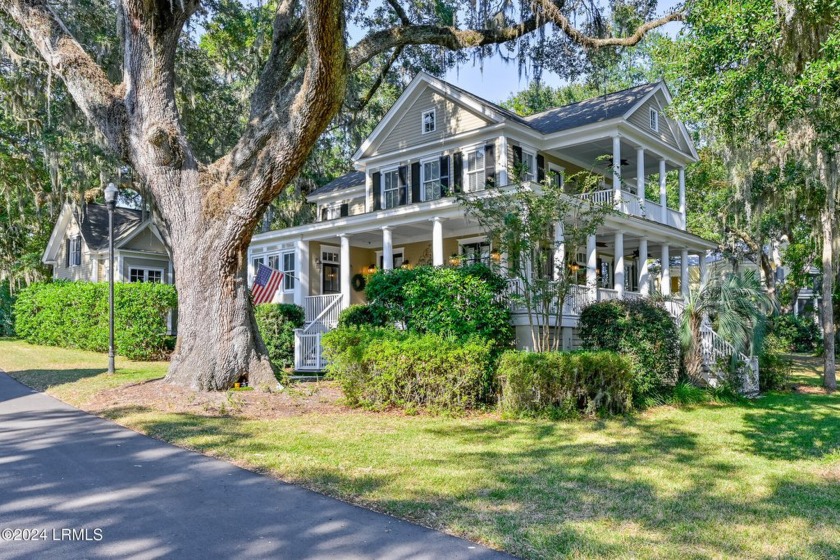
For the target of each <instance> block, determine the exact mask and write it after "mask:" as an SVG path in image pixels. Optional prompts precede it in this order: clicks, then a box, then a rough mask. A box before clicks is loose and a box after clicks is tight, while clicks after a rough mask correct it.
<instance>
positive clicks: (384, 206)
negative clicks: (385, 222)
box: [379, 166, 400, 210]
mask: <svg viewBox="0 0 840 560" xmlns="http://www.w3.org/2000/svg"><path fill="white" fill-rule="evenodd" d="M379 173H380V177H379V181H380V185H379V195H380V197H381V199H380V200H381V204H380V206H381V207H382V209H383V210H390V209H391V208H397V207H398V206H399V205H400V204H399V201H400V167H399V166H395V167H389V168H388V169H383V170H382V171H380V172H379ZM391 173H394V174H396V177H397V186H396V188H394V189H388V191H387V192H392V191H393V192H394V193H396V197H397V198H396V202H395V204H394V205H393V206H388V196H387V192H386V190H385V177H386V176H387V175H389V174H391Z"/></svg>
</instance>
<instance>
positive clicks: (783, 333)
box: [766, 313, 822, 352]
mask: <svg viewBox="0 0 840 560" xmlns="http://www.w3.org/2000/svg"><path fill="white" fill-rule="evenodd" d="M768 339H769V340H768V341H767V342H766V344H769V345H770V346H771V347H772V348H773V349H774V350H775V351H778V352H815V351H816V350H817V349H819V348H820V347H821V346H822V332H821V331H820V327H819V325H817V323H816V322H815V321H814V318H813V317H811V316H801V317H797V316H796V315H793V314H789V313H788V314H784V315H778V316H776V317H774V318H773V320H772V321H771V322H770V334H769V335H768Z"/></svg>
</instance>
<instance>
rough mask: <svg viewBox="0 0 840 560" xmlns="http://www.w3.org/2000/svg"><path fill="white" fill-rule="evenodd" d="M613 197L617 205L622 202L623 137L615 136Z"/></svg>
mask: <svg viewBox="0 0 840 560" xmlns="http://www.w3.org/2000/svg"><path fill="white" fill-rule="evenodd" d="M612 141H613V156H612V157H613V165H612V181H613V197H614V200H615V203H616V205H618V204H621V137H620V136H618V135H616V136H613V139H612Z"/></svg>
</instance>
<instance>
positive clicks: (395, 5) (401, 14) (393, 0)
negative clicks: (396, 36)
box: [388, 0, 411, 25]
mask: <svg viewBox="0 0 840 560" xmlns="http://www.w3.org/2000/svg"><path fill="white" fill-rule="evenodd" d="M388 5H389V6H391V8H392V9H393V10H394V12H395V13H396V14H397V17H398V18H400V21H401V22H402V24H403V25H411V20H410V19H408V14H407V13H405V10H404V9H403V7H402V5H400V3H399V1H398V0H388Z"/></svg>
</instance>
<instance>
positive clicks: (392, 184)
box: [382, 169, 400, 209]
mask: <svg viewBox="0 0 840 560" xmlns="http://www.w3.org/2000/svg"><path fill="white" fill-rule="evenodd" d="M382 198H383V199H384V201H383V202H384V204H383V206H384V208H385V209H388V208H396V207H397V206H399V204H400V173H399V170H397V169H393V170H391V171H384V172H383V173H382Z"/></svg>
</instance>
